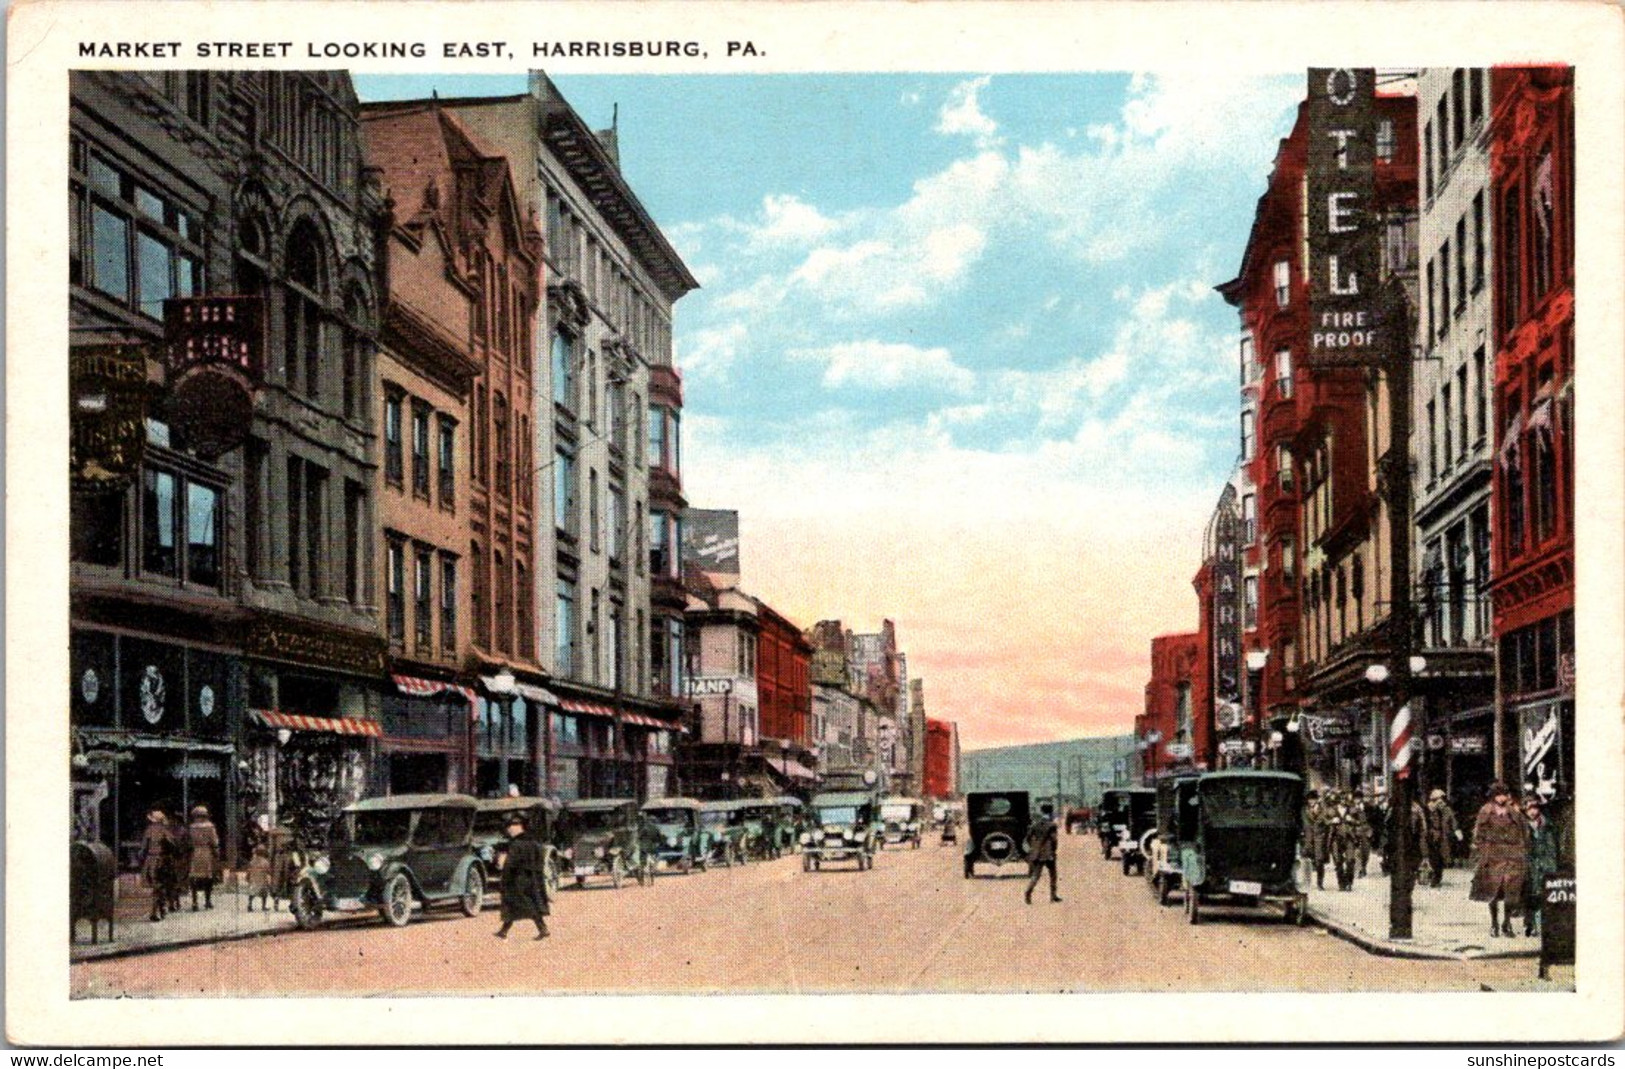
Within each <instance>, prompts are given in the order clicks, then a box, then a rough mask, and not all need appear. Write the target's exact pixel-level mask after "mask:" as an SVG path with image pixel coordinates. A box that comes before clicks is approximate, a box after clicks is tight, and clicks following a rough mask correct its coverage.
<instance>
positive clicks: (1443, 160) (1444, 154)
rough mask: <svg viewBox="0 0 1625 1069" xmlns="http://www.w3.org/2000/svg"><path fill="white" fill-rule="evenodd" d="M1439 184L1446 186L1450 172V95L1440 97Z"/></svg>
mask: <svg viewBox="0 0 1625 1069" xmlns="http://www.w3.org/2000/svg"><path fill="white" fill-rule="evenodd" d="M1438 134H1439V184H1440V185H1443V184H1444V176H1445V173H1446V172H1447V171H1449V170H1450V148H1449V140H1450V94H1449V93H1446V94H1444V95H1443V96H1441V97H1439V118H1438Z"/></svg>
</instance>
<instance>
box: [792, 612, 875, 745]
mask: <svg viewBox="0 0 1625 1069" xmlns="http://www.w3.org/2000/svg"><path fill="white" fill-rule="evenodd" d="M806 637H807V641H808V643H809V644H810V645H811V647H812V658H811V664H810V670H809V672H810V676H811V679H812V715H813V721H814V723H815V724H816V725H817V726H818V729H819V730H818V733H817V738H816V741H815V743H814V745H815V746H817V747H819V766H818V768H819V771H820V772H821V773H823V774H824V775H825V776H828V775H830V774H831V773H836V772H841V773H846V772H851V771H853V770H863V769H871V770H872V769H873V768H874V767H875V760H876V757H877V755H878V753H879V734H880V733H879V726H880V725H879V716H878V715H877V711H876V709H875V707H874V703H873V702H871V701H870V700H869V697H868V688H867V686H865V685H863V684H861V683H860V681H859V680H860V673H859V672H858V671H857V670H856V668H855V667H854V665H853V658H852V633H851V632H850V631H848V630H846V628H844V627H843V626H842V625H841V621H839V620H820V621H819V622H818V623H816V624H814V625H813V626H812V627H811V628H810V629H809V630H808V631H807V634H806Z"/></svg>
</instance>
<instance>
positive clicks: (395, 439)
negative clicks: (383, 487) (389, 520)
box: [384, 392, 406, 487]
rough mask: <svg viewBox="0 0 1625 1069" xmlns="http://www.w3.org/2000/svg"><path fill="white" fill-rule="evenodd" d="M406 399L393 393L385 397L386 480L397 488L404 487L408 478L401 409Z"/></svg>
mask: <svg viewBox="0 0 1625 1069" xmlns="http://www.w3.org/2000/svg"><path fill="white" fill-rule="evenodd" d="M404 401H405V398H404V397H403V396H402V395H401V394H399V393H394V392H391V393H389V394H387V395H386V396H385V397H384V479H385V480H386V481H387V482H388V483H389V484H390V485H391V486H395V487H399V486H402V485H403V483H404V480H405V478H406V476H405V471H406V464H405V460H404V458H403V456H402V444H401V429H402V428H401V407H402V405H403V403H404Z"/></svg>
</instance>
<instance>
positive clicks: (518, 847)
mask: <svg viewBox="0 0 1625 1069" xmlns="http://www.w3.org/2000/svg"><path fill="white" fill-rule="evenodd" d="M507 831H508V852H507V855H506V856H505V857H504V858H503V859H502V927H500V928H498V929H497V930H496V937H497V938H498V939H506V938H508V930H509V929H510V928H512V927H513V922H514V921H516V920H532V921H535V922H536V938H537V939H546V938H547V937H548V936H549V935H551V934H552V933H551V932H549V931H548V930H547V915H548V914H549V913H550V912H552V910H551V908H550V904H549V903H548V900H547V853H546V851H544V850H543V848H542V844H541V843H539V842H537V841H536V840H535V839H533V838H531V837H530V836H528V835H526V834H525V831H526V826H525V819H524V818H523V817H521V816H514V817H512V818H510V819H509V821H508V828H507Z"/></svg>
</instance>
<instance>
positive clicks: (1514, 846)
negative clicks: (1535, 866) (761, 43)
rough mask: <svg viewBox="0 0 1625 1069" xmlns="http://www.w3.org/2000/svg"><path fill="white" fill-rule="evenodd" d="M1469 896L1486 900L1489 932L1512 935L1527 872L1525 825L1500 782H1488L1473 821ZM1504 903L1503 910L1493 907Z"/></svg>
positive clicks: (1526, 824)
mask: <svg viewBox="0 0 1625 1069" xmlns="http://www.w3.org/2000/svg"><path fill="white" fill-rule="evenodd" d="M1473 850H1474V852H1475V853H1476V854H1477V855H1478V869H1477V871H1475V872H1474V873H1473V890H1472V896H1471V897H1472V900H1473V901H1474V902H1488V903H1489V904H1490V935H1491V936H1499V935H1512V934H1513V933H1512V917H1513V915H1514V914H1517V913H1520V912H1522V910H1523V891H1524V881H1525V880H1527V879H1528V876H1529V825H1528V823H1527V822H1526V821H1525V819H1524V815H1523V814H1522V813H1520V812H1519V811H1518V809H1517V807H1516V806H1514V805H1513V804H1512V796H1511V794H1510V793H1509V792H1508V791H1507V789H1506V784H1504V783H1492V784H1490V800H1489V801H1487V802H1485V803H1484V806H1483V808H1481V809H1480V810H1479V811H1478V818H1477V819H1476V820H1475V821H1474V822H1473ZM1503 903H1504V904H1505V913H1504V914H1503V913H1502V912H1501V911H1500V910H1498V909H1497V907H1498V906H1500V905H1502V904H1503Z"/></svg>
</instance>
